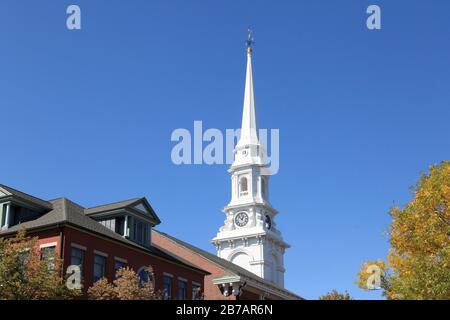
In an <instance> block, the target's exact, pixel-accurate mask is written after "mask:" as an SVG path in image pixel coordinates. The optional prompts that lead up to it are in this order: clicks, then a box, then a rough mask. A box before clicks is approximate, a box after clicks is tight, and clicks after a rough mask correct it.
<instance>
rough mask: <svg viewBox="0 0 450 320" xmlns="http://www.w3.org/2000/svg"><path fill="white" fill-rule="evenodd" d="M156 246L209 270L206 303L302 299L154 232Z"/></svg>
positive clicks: (231, 265) (207, 253)
mask: <svg viewBox="0 0 450 320" xmlns="http://www.w3.org/2000/svg"><path fill="white" fill-rule="evenodd" d="M153 243H154V244H155V246H157V247H159V248H161V249H163V250H166V251H169V252H171V253H172V254H174V255H176V256H177V257H179V258H181V259H183V260H186V261H188V262H190V263H192V264H194V265H196V266H198V267H200V268H202V269H203V270H206V271H208V273H209V274H208V275H207V276H206V277H205V283H204V291H203V292H204V299H205V300H302V299H303V298H302V297H300V296H298V295H297V294H295V293H293V292H291V291H289V290H286V289H285V288H282V287H280V286H278V285H276V284H275V283H273V282H271V281H267V280H265V279H263V278H261V277H259V276H257V275H255V274H254V273H253V272H250V271H248V270H247V269H245V268H243V267H240V266H238V265H237V264H235V263H233V262H230V261H228V260H226V259H222V258H220V257H218V256H216V255H214V254H212V253H209V252H207V251H205V250H202V249H200V248H197V247H195V246H193V245H191V244H189V243H187V242H184V241H182V240H180V239H177V238H175V237H172V236H170V235H168V234H166V233H163V232H160V231H158V230H155V231H154V232H153Z"/></svg>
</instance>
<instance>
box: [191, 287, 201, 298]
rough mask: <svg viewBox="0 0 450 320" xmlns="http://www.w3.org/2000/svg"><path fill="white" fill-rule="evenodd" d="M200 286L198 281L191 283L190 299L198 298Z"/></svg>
mask: <svg viewBox="0 0 450 320" xmlns="http://www.w3.org/2000/svg"><path fill="white" fill-rule="evenodd" d="M200 291H201V287H200V285H199V284H198V283H193V284H192V300H200V293H201V292H200Z"/></svg>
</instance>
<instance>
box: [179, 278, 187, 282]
mask: <svg viewBox="0 0 450 320" xmlns="http://www.w3.org/2000/svg"><path fill="white" fill-rule="evenodd" d="M178 280H179V281H183V282H186V283H187V282H188V281H187V279H186V278H182V277H178Z"/></svg>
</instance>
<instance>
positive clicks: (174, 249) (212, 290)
mask: <svg viewBox="0 0 450 320" xmlns="http://www.w3.org/2000/svg"><path fill="white" fill-rule="evenodd" d="M152 241H153V243H154V244H155V245H157V246H159V247H161V248H163V249H165V250H167V251H170V252H171V253H172V254H174V255H177V256H179V257H181V258H183V259H185V260H187V261H189V262H190V263H192V264H193V265H196V266H197V267H199V268H200V269H203V270H206V271H208V272H209V273H211V275H208V276H206V277H205V282H204V295H205V300H236V297H235V296H233V295H231V296H229V297H224V295H223V294H222V293H221V292H220V290H219V288H218V286H217V285H215V284H213V279H214V278H219V277H222V276H225V275H226V274H225V271H224V269H222V268H221V267H219V266H217V265H216V264H214V263H212V262H210V261H208V260H207V259H205V258H203V257H202V256H200V255H197V254H195V253H193V252H192V251H191V250H189V249H186V248H184V247H182V246H180V245H178V244H177V243H175V242H173V241H171V240H170V239H167V238H166V237H164V236H163V235H161V234H159V233H157V232H153V234H152Z"/></svg>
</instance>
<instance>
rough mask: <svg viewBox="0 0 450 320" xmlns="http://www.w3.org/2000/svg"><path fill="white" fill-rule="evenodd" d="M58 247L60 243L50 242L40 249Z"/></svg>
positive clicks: (42, 245)
mask: <svg viewBox="0 0 450 320" xmlns="http://www.w3.org/2000/svg"><path fill="white" fill-rule="evenodd" d="M57 245H58V242H49V243H44V244H41V245H40V246H39V248H41V249H42V248H48V247H56V246H57Z"/></svg>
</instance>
